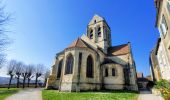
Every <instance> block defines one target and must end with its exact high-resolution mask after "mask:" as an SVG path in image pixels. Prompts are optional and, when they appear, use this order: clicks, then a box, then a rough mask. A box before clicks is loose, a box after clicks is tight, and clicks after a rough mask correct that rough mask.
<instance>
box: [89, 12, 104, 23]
mask: <svg viewBox="0 0 170 100" xmlns="http://www.w3.org/2000/svg"><path fill="white" fill-rule="evenodd" d="M103 20H104V18H103V17H101V16H99V15H97V14H95V15H94V16H93V18H92V19H91V21H90V23H89V24H88V25H91V24H94V23H96V22H99V21H103Z"/></svg>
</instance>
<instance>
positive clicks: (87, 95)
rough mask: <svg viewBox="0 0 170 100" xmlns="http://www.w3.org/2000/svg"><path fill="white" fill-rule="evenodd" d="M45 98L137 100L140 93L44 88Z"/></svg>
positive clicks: (45, 99)
mask: <svg viewBox="0 0 170 100" xmlns="http://www.w3.org/2000/svg"><path fill="white" fill-rule="evenodd" d="M42 95H43V100H137V97H138V93H135V92H125V91H112V92H79V93H76V92H73V93H67V92H58V91H57V90H43V91H42Z"/></svg>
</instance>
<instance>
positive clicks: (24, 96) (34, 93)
mask: <svg viewBox="0 0 170 100" xmlns="http://www.w3.org/2000/svg"><path fill="white" fill-rule="evenodd" d="M41 90H42V89H41V88H37V89H35V88H34V89H33V88H31V89H24V90H21V91H20V92H18V93H17V94H14V95H12V96H9V97H7V98H6V99H5V100H42V95H41Z"/></svg>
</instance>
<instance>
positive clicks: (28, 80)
mask: <svg viewBox="0 0 170 100" xmlns="http://www.w3.org/2000/svg"><path fill="white" fill-rule="evenodd" d="M30 80H31V79H30V78H28V84H27V86H28V87H30Z"/></svg>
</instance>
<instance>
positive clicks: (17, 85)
mask: <svg viewBox="0 0 170 100" xmlns="http://www.w3.org/2000/svg"><path fill="white" fill-rule="evenodd" d="M19 78H20V76H18V77H17V88H19Z"/></svg>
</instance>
